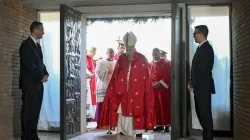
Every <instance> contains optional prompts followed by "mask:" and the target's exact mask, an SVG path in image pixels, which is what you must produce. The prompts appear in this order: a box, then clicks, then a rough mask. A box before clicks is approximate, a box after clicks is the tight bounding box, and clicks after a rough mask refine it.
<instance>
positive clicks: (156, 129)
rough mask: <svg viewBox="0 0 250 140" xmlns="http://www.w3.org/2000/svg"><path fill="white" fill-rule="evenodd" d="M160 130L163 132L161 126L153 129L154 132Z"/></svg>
mask: <svg viewBox="0 0 250 140" xmlns="http://www.w3.org/2000/svg"><path fill="white" fill-rule="evenodd" d="M161 130H164V127H163V126H158V127H155V129H154V131H161Z"/></svg>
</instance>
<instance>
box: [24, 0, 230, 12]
mask: <svg viewBox="0 0 250 140" xmlns="http://www.w3.org/2000/svg"><path fill="white" fill-rule="evenodd" d="M231 1H232V0H178V2H180V3H186V4H191V5H192V4H228V3H231ZM23 2H24V5H25V6H27V7H31V8H34V9H37V10H41V11H45V10H46V11H48V10H58V9H59V5H60V4H66V5H68V6H71V7H85V6H112V5H139V4H163V3H171V0H23Z"/></svg>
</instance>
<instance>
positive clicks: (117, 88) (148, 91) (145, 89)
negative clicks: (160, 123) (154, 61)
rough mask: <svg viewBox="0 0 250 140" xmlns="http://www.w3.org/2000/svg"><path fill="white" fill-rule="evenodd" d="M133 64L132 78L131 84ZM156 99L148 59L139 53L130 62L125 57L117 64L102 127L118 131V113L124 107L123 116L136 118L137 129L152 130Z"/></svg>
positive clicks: (102, 118) (103, 110) (105, 103)
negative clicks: (153, 99) (154, 100)
mask: <svg viewBox="0 0 250 140" xmlns="http://www.w3.org/2000/svg"><path fill="white" fill-rule="evenodd" d="M130 64H131V70H130V76H129V81H127V75H128V71H129V67H130ZM127 85H128V86H129V87H128V89H127ZM152 97H153V94H152V82H151V79H150V65H149V63H148V61H147V59H146V58H145V56H143V55H142V54H140V53H137V52H135V53H134V56H133V58H132V59H131V63H130V61H129V60H128V59H127V56H126V54H122V55H121V56H120V57H119V59H118V61H117V63H116V66H115V69H114V73H113V75H112V78H111V81H110V83H109V86H108V89H107V94H106V96H105V98H104V102H103V108H102V113H101V120H100V127H101V128H104V129H107V128H108V127H109V126H110V127H111V130H114V129H115V127H116V126H117V122H118V114H117V110H118V107H119V105H120V104H121V108H122V115H123V116H127V117H129V116H131V117H133V118H134V119H133V120H134V122H133V124H134V130H141V129H146V130H152V129H153V110H152V109H153V108H152V107H153V102H152Z"/></svg>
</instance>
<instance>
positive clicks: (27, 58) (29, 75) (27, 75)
mask: <svg viewBox="0 0 250 140" xmlns="http://www.w3.org/2000/svg"><path fill="white" fill-rule="evenodd" d="M19 55H20V79H19V87H20V89H23V88H25V87H27V85H28V83H33V84H35V85H36V84H41V83H42V82H41V81H42V79H43V78H44V76H45V75H49V73H48V72H47V69H46V67H45V65H44V64H43V54H42V50H41V46H40V45H39V44H35V42H34V41H33V40H32V38H31V37H28V38H27V39H26V40H24V41H23V42H22V44H21V46H20V50H19Z"/></svg>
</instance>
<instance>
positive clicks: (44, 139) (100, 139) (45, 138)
mask: <svg viewBox="0 0 250 140" xmlns="http://www.w3.org/2000/svg"><path fill="white" fill-rule="evenodd" d="M106 132H107V131H105V130H92V131H90V132H88V133H85V134H82V135H80V136H77V137H75V138H72V139H70V140H170V135H169V134H167V133H163V132H162V133H161V132H159V133H155V132H148V133H144V134H143V138H135V137H129V136H121V135H119V134H115V132H113V134H112V135H107V134H106ZM39 137H40V139H41V140H60V138H59V134H56V133H50V134H48V133H40V134H39ZM181 140H202V138H201V137H190V138H182V139H181ZM215 140H233V139H232V138H215Z"/></svg>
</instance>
